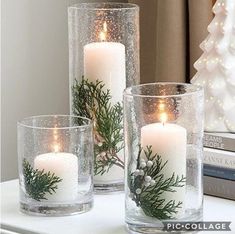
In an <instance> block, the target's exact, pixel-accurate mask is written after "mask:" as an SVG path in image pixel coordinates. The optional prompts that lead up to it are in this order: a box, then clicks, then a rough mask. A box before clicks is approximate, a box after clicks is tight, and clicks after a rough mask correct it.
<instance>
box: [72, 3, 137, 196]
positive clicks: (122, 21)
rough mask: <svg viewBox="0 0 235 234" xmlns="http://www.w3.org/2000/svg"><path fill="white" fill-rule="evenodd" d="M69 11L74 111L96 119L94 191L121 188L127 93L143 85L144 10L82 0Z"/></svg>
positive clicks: (129, 6)
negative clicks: (141, 39) (141, 18)
mask: <svg viewBox="0 0 235 234" xmlns="http://www.w3.org/2000/svg"><path fill="white" fill-rule="evenodd" d="M68 13H69V20H68V23H69V76H70V107H71V113H72V114H74V115H80V116H85V117H87V118H91V119H92V120H93V129H94V140H95V142H94V150H95V165H94V175H95V176H94V183H95V190H96V191H97V192H110V191H111V192H112V191H118V190H122V189H123V182H124V149H123V148H124V139H123V104H122V93H123V90H124V89H125V88H126V87H128V86H131V85H135V84H138V83H139V8H138V6H137V5H135V4H125V3H83V4H77V5H74V6H71V7H69V9H68Z"/></svg>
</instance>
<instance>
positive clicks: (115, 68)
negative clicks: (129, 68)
mask: <svg viewBox="0 0 235 234" xmlns="http://www.w3.org/2000/svg"><path fill="white" fill-rule="evenodd" d="M125 67H126V66H125V46H124V45H123V44H121V43H118V42H94V43H90V44H87V45H85V47H84V77H85V78H86V79H89V80H90V81H93V82H95V81H96V80H100V81H103V83H104V84H105V87H106V89H109V90H110V93H111V96H112V100H111V101H112V103H113V104H115V103H116V102H122V93H123V90H124V89H125V88H126V68H125Z"/></svg>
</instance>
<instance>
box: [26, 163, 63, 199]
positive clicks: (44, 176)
mask: <svg viewBox="0 0 235 234" xmlns="http://www.w3.org/2000/svg"><path fill="white" fill-rule="evenodd" d="M23 176H24V185H25V190H26V193H27V194H28V196H29V197H31V198H33V199H34V200H36V201H41V200H47V198H46V195H47V194H53V193H55V192H56V189H57V188H58V186H57V184H58V183H59V182H61V181H62V179H60V178H59V177H58V176H55V174H54V173H51V172H44V170H38V169H34V168H33V167H32V166H31V165H30V163H29V162H28V161H27V160H26V159H23Z"/></svg>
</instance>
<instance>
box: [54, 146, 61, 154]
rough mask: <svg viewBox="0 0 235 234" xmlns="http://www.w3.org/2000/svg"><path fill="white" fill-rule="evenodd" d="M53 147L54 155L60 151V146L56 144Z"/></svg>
mask: <svg viewBox="0 0 235 234" xmlns="http://www.w3.org/2000/svg"><path fill="white" fill-rule="evenodd" d="M53 147H54V152H55V153H58V152H59V151H60V146H59V145H58V144H55V145H54V146H53Z"/></svg>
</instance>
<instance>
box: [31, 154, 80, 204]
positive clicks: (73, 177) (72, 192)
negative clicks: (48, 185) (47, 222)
mask: <svg viewBox="0 0 235 234" xmlns="http://www.w3.org/2000/svg"><path fill="white" fill-rule="evenodd" d="M34 168H35V169H38V170H44V172H49V171H50V172H51V173H54V174H55V175H56V176H58V177H59V178H60V179H62V181H61V182H58V184H57V185H58V188H57V189H56V190H55V193H52V194H47V195H46V199H47V201H52V202H69V201H73V200H75V199H76V198H77V195H78V158H77V156H76V155H74V154H70V153H64V152H54V153H47V154H41V155H38V156H36V158H35V159H34ZM45 201H46V200H45Z"/></svg>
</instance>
